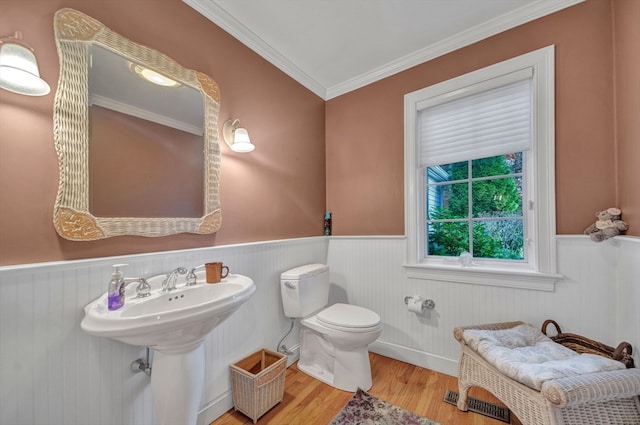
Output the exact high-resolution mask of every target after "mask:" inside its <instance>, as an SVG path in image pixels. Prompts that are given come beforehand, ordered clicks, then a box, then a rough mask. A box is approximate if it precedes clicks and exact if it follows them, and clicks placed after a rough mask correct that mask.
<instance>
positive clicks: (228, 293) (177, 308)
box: [80, 272, 256, 425]
mask: <svg viewBox="0 0 640 425" xmlns="http://www.w3.org/2000/svg"><path fill="white" fill-rule="evenodd" d="M165 277H166V275H160V276H156V277H153V278H150V279H148V283H149V285H151V295H150V296H148V297H145V298H137V297H136V290H135V288H136V285H137V283H131V284H129V286H127V288H126V292H125V303H124V306H122V307H121V308H120V309H118V310H114V311H111V310H109V309H108V308H107V293H104V294H103V295H102V296H101V297H100V298H98V299H97V300H95V301H93V302H91V303H90V304H88V305H87V306H86V307H85V308H84V312H85V316H84V319H83V320H82V323H81V324H80V326H81V327H82V329H83V330H84V331H85V332H87V333H89V334H91V335H96V336H103V337H108V338H113V339H116V340H118V341H121V342H124V343H127V344H131V345H142V346H148V347H151V348H153V350H154V351H155V353H154V356H153V366H152V368H153V372H152V374H151V392H152V394H153V402H154V406H155V413H156V421H157V424H158V425H175V424H181V425H195V424H196V422H197V417H198V410H199V406H200V399H201V396H202V389H203V386H204V373H203V371H204V369H205V356H204V348H203V344H202V342H203V341H204V339H205V338H206V336H207V334H208V333H209V332H211V330H213V328H215V327H216V326H217V325H218V324H220V322H222V321H223V320H224V319H226V318H227V317H229V316H230V315H231V314H232V313H233V312H234V311H236V310H237V309H238V307H240V306H241V305H242V304H243V303H244V302H245V301H247V300H248V299H249V298H251V296H252V295H253V293H254V292H255V290H256V287H255V285H254V283H253V280H251V279H250V278H248V277H246V276H242V275H238V274H234V275H232V274H229V276H227V277H226V278H224V279H222V281H221V282H220V283H215V284H208V283H206V282H205V279H204V272H203V273H200V274H198V279H197V282H198V283H197V284H196V285H194V286H186V285H185V281H184V277H183V278H182V281H181V282H179V283H178V284H177V285H176V289H174V290H172V291H169V292H164V291H163V290H162V281H163V280H164V279H165Z"/></svg>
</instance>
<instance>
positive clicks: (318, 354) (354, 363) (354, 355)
mask: <svg viewBox="0 0 640 425" xmlns="http://www.w3.org/2000/svg"><path fill="white" fill-rule="evenodd" d="M329 285H330V282H329V266H327V265H325V264H307V265H304V266H300V267H296V268H294V269H291V270H287V271H286V272H284V273H282V275H281V276H280V293H281V295H282V304H283V307H284V315H285V316H287V317H289V318H293V319H301V320H300V325H301V326H300V359H299V360H298V369H300V370H301V371H303V372H304V373H306V374H308V375H310V376H312V377H314V378H316V379H318V380H320V381H322V382H324V383H326V384H329V385H331V386H333V387H335V388H338V389H340V390H344V391H351V392H354V391H356V390H357V389H358V387H359V388H362V389H363V390H368V389H370V388H371V365H370V363H369V344H371V343H372V342H373V341H375V340H376V339H377V338H378V337H379V336H380V334H381V333H382V322H381V321H380V316H379V315H378V314H377V313H375V312H373V311H371V310H368V309H366V308H363V307H359V306H356V305H349V304H341V303H338V304H333V305H332V306H329V307H327V304H328V302H329Z"/></svg>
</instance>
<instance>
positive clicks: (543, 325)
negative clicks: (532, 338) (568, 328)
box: [542, 319, 562, 336]
mask: <svg viewBox="0 0 640 425" xmlns="http://www.w3.org/2000/svg"><path fill="white" fill-rule="evenodd" d="M549 325H553V326H554V327H555V328H556V334H558V335H560V334H561V333H562V331H561V330H560V325H558V324H557V323H556V322H555V320H551V319H547V320H545V321H544V323H543V324H542V333H543V334H545V335H547V336H549V334H547V327H549Z"/></svg>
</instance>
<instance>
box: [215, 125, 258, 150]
mask: <svg viewBox="0 0 640 425" xmlns="http://www.w3.org/2000/svg"><path fill="white" fill-rule="evenodd" d="M222 137H224V141H225V142H227V145H229V147H230V148H231V150H232V151H234V152H240V153H247V152H251V151H252V150H254V149H255V148H256V147H255V145H254V144H252V143H251V140H250V139H249V133H248V132H247V129H246V128H244V127H242V126H241V125H240V121H239V120H233V121H232V120H227V121H225V122H224V125H223V126H222Z"/></svg>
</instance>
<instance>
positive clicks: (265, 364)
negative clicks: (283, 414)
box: [230, 349, 287, 424]
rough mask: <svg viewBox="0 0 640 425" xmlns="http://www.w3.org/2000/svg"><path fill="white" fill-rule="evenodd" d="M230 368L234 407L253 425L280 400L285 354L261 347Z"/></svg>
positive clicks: (285, 361)
mask: <svg viewBox="0 0 640 425" xmlns="http://www.w3.org/2000/svg"><path fill="white" fill-rule="evenodd" d="M230 368H231V387H232V390H233V407H234V408H235V410H238V411H240V412H242V413H244V414H245V415H247V416H248V417H250V418H251V419H252V420H253V423H254V424H255V423H256V422H257V420H258V418H259V417H260V416H262V415H264V414H265V413H267V411H269V409H271V408H272V407H273V406H275V405H276V404H278V403H280V402H281V401H282V398H283V396H284V376H285V371H286V368H287V356H285V355H284V354H280V353H276V352H274V351H271V350H267V349H262V350H260V351H257V352H255V353H253V354H251V355H250V356H248V357H245V358H244V359H242V360H240V361H238V362H236V363H234V364H232V365H231V366H230Z"/></svg>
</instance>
